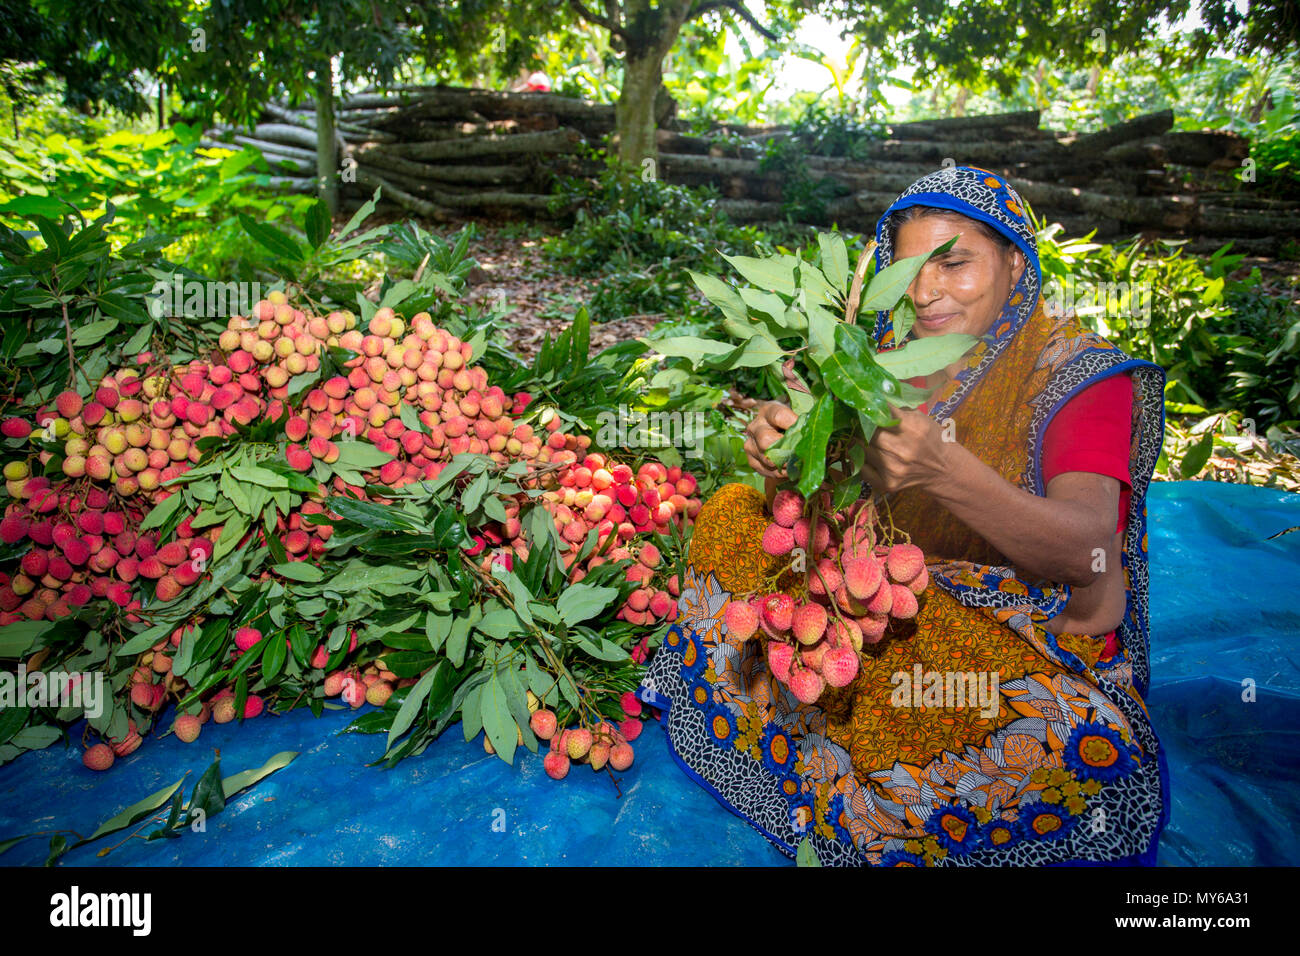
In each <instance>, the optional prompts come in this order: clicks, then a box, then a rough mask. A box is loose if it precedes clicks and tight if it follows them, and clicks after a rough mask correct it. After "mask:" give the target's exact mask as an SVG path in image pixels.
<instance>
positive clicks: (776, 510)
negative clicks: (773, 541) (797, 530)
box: [772, 488, 804, 528]
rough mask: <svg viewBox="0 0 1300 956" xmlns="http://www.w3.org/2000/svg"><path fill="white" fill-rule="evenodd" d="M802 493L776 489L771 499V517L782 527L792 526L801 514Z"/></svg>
mask: <svg viewBox="0 0 1300 956" xmlns="http://www.w3.org/2000/svg"><path fill="white" fill-rule="evenodd" d="M803 505H804V502H803V495H801V494H799V492H797V491H791V490H790V489H788V488H787V489H785V490H783V491H778V492H777V493H776V497H775V498H774V499H773V501H772V517H773V519H774V520H775V521H776V523H777V524H779V525H780V526H781V527H783V528H793V527H794V523H795V522H796V521H798V520H799V517H800V516H801V515H802V514H803Z"/></svg>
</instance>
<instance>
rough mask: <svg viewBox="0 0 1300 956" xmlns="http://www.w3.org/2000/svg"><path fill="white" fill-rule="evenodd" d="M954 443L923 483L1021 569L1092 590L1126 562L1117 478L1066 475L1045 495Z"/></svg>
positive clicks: (1083, 473) (1057, 478)
mask: <svg viewBox="0 0 1300 956" xmlns="http://www.w3.org/2000/svg"><path fill="white" fill-rule="evenodd" d="M947 444H948V454H947V456H946V461H947V463H948V465H947V467H946V468H945V469H944V470H943V472H942V473H939V474H936V475H934V476H933V477H932V478H931V480H929V481H927V482H922V483H920V484H921V486H922V488H924V490H925V491H927V492H928V493H929V494H930V496H931V497H932V498H934V500H935V501H937V502H938V503H939V504H941V505H943V506H944V507H945V508H947V509H948V510H949V511H951V512H952V513H953V514H954V515H955V516H956V517H957V518H959V519H960V520H961V521H963V522H964V523H965V524H967V525H968V526H969V527H970V528H971V530H973V531H974V532H975V533H976V534H978V535H979V536H980V537H982V538H983V539H984V540H985V541H987V542H988V543H989V544H990V545H992V546H993V547H994V548H996V549H997V550H998V551H1000V552H1001V553H1002V554H1004V555H1006V557H1007V559H1008V560H1009V561H1010V562H1011V563H1012V564H1014V565H1015V566H1016V567H1018V568H1022V569H1023V570H1025V571H1026V572H1028V573H1030V574H1035V575H1038V576H1039V577H1042V578H1045V579H1047V580H1050V581H1057V582H1060V583H1062V584H1069V585H1071V586H1072V587H1087V586H1089V585H1091V584H1094V583H1096V582H1097V580H1098V575H1099V574H1101V573H1104V571H1105V569H1106V568H1109V567H1115V568H1118V567H1119V553H1118V550H1117V548H1116V546H1115V545H1116V541H1117V539H1118V535H1116V534H1115V518H1114V515H1115V512H1116V510H1117V508H1118V507H1119V482H1118V481H1117V480H1116V479H1114V478H1111V477H1109V476H1107V475H1097V474H1091V473H1088V472H1067V473H1065V474H1062V475H1058V476H1056V477H1055V478H1054V479H1053V480H1052V482H1051V484H1050V485H1049V486H1048V487H1047V489H1046V490H1047V497H1045V498H1040V497H1039V496H1038V495H1034V494H1030V493H1029V492H1027V491H1025V490H1023V489H1022V488H1018V487H1016V486H1015V485H1013V484H1011V483H1010V482H1009V481H1007V480H1006V479H1005V478H1003V477H1002V476H1001V475H1000V474H998V473H997V472H996V471H994V470H993V469H992V468H990V467H989V466H988V465H986V464H985V463H984V462H982V461H980V459H979V458H977V457H976V456H975V455H974V454H972V453H971V452H969V451H967V450H966V449H965V448H963V447H962V446H961V445H959V444H957V443H956V442H949V443H947ZM1099 559H1100V560H1099Z"/></svg>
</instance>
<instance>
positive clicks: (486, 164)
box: [205, 86, 1300, 254]
mask: <svg viewBox="0 0 1300 956" xmlns="http://www.w3.org/2000/svg"><path fill="white" fill-rule="evenodd" d="M336 116H337V121H338V122H337V132H336V137H335V144H336V147H337V153H338V158H339V164H340V170H341V172H342V179H343V188H342V192H341V195H342V196H343V199H344V202H345V204H346V205H348V206H352V207H355V206H356V205H359V204H360V203H361V202H362V201H364V199H365V198H367V197H369V196H370V195H371V194H372V193H373V191H374V189H375V187H376V186H378V187H382V189H383V196H384V199H385V201H386V202H388V203H392V204H395V205H396V206H399V207H401V208H403V209H405V210H406V211H408V212H412V213H415V214H417V215H420V216H423V217H425V218H429V219H434V220H440V221H453V220H457V219H461V218H464V217H465V216H467V215H476V214H495V215H502V214H504V215H507V216H516V217H518V216H527V217H537V216H555V215H562V214H564V213H565V212H567V210H566V209H564V208H563V207H562V206H561V207H557V206H556V205H555V204H554V201H553V195H552V194H553V185H554V183H555V182H556V180H557V178H558V177H560V176H565V175H593V174H594V173H595V172H596V171H597V170H599V169H600V167H601V164H600V161H599V158H598V152H593V151H590V150H589V149H588V146H589V144H590V145H591V146H594V147H596V150H597V151H598V150H599V149H600V148H601V144H602V140H603V138H604V137H606V136H607V135H608V134H611V133H612V132H613V129H614V108H613V107H612V106H608V105H604V104H597V103H589V102H586V101H583V100H578V99H572V98H568V97H562V96H557V95H555V94H550V93H507V92H499V91H493V90H479V89H462V88H456V87H445V86H412V87H400V88H398V89H396V90H393V91H390V92H387V93H362V94H359V95H355V96H352V97H349V98H345V99H343V100H342V101H340V102H339V103H338V104H336ZM314 118H315V114H314V111H313V110H312V109H311V106H310V104H308V105H307V107H306V108H302V107H296V108H295V107H290V106H288V105H286V104H281V103H270V104H267V106H266V107H265V110H264V114H263V117H262V122H260V123H258V124H257V125H256V127H254V128H253V129H252V130H247V129H235V128H231V127H218V128H217V129H215V130H212V131H209V139H208V140H207V141H205V142H206V144H207V145H222V144H225V145H231V146H236V147H242V146H252V147H254V148H257V149H260V150H261V151H262V153H263V155H264V157H265V158H266V160H267V161H268V163H269V164H270V165H271V168H272V169H273V170H275V172H276V173H277V179H276V181H277V182H278V183H281V184H282V185H284V186H285V187H286V188H288V189H293V190H298V191H303V192H309V191H311V190H312V189H314V188H315V179H314V177H315V174H316V166H315V162H316V152H315V149H316V134H315V129H314ZM1040 119H1041V117H1040V114H1039V112H1038V111H1037V110H1026V111H1020V112H1014V113H1001V114H994V115H986V116H970V117H955V118H950V119H935V120H926V121H922V122H915V123H899V124H893V125H890V126H885V127H881V128H880V130H879V133H878V135H872V136H865V137H864V140H863V141H862V142H860V143H858V144H857V147H856V148H855V150H854V153H855V155H854V156H853V157H851V158H848V157H838V158H837V157H827V156H815V155H808V154H800V159H799V163H800V169H801V172H800V173H799V175H802V176H804V177H806V178H807V179H808V180H809V181H811V182H813V183H818V184H819V185H820V186H821V189H822V192H824V193H825V196H826V198H825V200H824V201H823V202H822V203H821V204H820V206H821V208H811V209H810V208H808V207H807V206H806V205H805V206H804V207H802V208H800V209H799V210H798V212H799V213H800V218H801V219H803V220H804V221H808V222H810V223H811V224H812V225H818V226H827V225H830V224H831V223H837V224H838V225H839V226H840V227H841V228H845V229H852V230H856V231H860V232H868V231H871V230H873V229H874V226H875V222H876V219H877V218H878V216H879V215H880V213H881V212H882V211H883V210H884V209H885V208H886V207H887V206H888V205H889V204H890V203H891V202H892V201H893V200H894V198H895V197H896V196H897V195H898V193H899V192H901V191H902V190H903V189H905V188H906V187H907V186H908V185H910V184H911V183H912V182H913V181H914V180H915V179H916V178H917V177H919V176H922V175H925V174H926V173H929V172H932V171H934V170H935V169H938V168H942V167H943V166H945V165H975V166H980V167H982V168H984V169H989V170H992V171H994V172H997V173H999V174H1001V175H1004V176H1006V177H1008V178H1009V179H1010V180H1011V182H1012V183H1013V184H1014V185H1015V187H1016V189H1017V190H1018V191H1019V192H1020V194H1021V196H1022V197H1023V198H1024V199H1025V200H1026V201H1027V202H1028V203H1029V205H1030V206H1031V207H1032V208H1033V210H1034V212H1035V213H1036V214H1037V215H1038V216H1039V218H1040V219H1045V220H1047V221H1057V222H1061V223H1062V224H1063V225H1064V226H1065V229H1066V232H1067V234H1070V235H1082V234H1085V233H1087V232H1090V231H1093V230H1096V237H1097V238H1098V239H1103V240H1107V239H1120V238H1125V237H1128V236H1131V235H1134V234H1136V233H1142V234H1144V235H1147V236H1149V237H1166V238H1188V239H1192V240H1193V242H1192V243H1191V246H1192V248H1193V249H1201V248H1204V249H1214V248H1217V247H1218V246H1220V245H1222V244H1223V243H1224V242H1226V241H1227V240H1228V239H1233V240H1235V241H1236V248H1237V249H1238V250H1240V251H1246V252H1251V253H1256V254H1275V253H1276V252H1278V251H1279V248H1280V246H1281V244H1282V243H1283V242H1285V241H1286V237H1287V236H1289V235H1290V234H1291V232H1292V231H1293V223H1294V222H1295V220H1296V216H1297V213H1298V212H1300V203H1295V202H1284V201H1280V200H1273V199H1267V198H1263V197H1256V196H1253V195H1252V194H1251V193H1250V191H1249V188H1248V187H1245V188H1241V187H1238V186H1237V185H1236V184H1234V183H1233V179H1234V178H1235V177H1236V176H1237V175H1238V174H1239V172H1240V171H1241V169H1242V164H1243V161H1245V160H1246V158H1247V156H1248V154H1249V144H1248V142H1247V141H1246V140H1245V139H1244V138H1242V137H1240V136H1236V135H1234V134H1231V133H1225V132H1217V131H1209V132H1177V131H1174V130H1173V113H1172V111H1170V110H1164V111H1161V112H1157V113H1150V114H1145V115H1142V116H1138V117H1135V118H1133V119H1130V120H1127V121H1125V122H1122V123H1117V124H1115V125H1113V126H1109V127H1107V128H1105V129H1102V130H1099V131H1096V132H1093V133H1084V134H1078V133H1072V132H1062V131H1056V130H1050V129H1044V128H1042V127H1041V126H1040ZM794 135H795V134H794V133H793V132H792V131H791V130H790V129H789V128H787V127H761V128H760V127H741V126H735V125H725V126H724V125H719V126H717V127H715V129H714V130H713V132H712V133H711V134H709V135H706V136H698V135H690V134H689V132H688V127H687V126H686V124H684V123H680V122H676V121H668V122H665V124H664V128H661V129H660V130H659V132H658V146H659V150H660V155H659V165H658V175H659V176H660V177H662V178H663V179H664V180H666V181H668V182H670V183H676V184H682V185H692V186H700V185H708V186H712V187H714V188H715V189H717V190H718V192H719V193H720V194H721V197H722V198H721V200H720V205H721V208H722V209H723V210H724V211H725V212H726V213H727V214H728V215H729V216H731V217H732V218H733V219H736V220H738V221H747V222H762V221H779V220H782V219H786V218H788V217H789V214H790V210H791V207H790V206H789V204H788V203H787V202H786V196H787V190H788V187H789V184H790V179H791V174H790V173H789V171H788V170H783V169H781V168H780V167H778V166H776V165H774V164H773V162H772V159H771V157H770V155H769V154H771V153H772V152H774V149H773V144H774V143H777V142H779V141H781V140H789V139H790V138H791V137H793V136H794Z"/></svg>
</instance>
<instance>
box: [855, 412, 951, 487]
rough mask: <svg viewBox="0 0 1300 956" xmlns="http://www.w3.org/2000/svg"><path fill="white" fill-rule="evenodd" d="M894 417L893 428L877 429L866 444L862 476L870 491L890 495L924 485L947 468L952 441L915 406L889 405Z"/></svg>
mask: <svg viewBox="0 0 1300 956" xmlns="http://www.w3.org/2000/svg"><path fill="white" fill-rule="evenodd" d="M889 410H890V412H891V413H892V414H893V416H894V417H895V418H897V419H898V420H899V421H898V424H897V425H895V426H894V427H893V428H877V429H876V433H875V434H874V435H873V436H872V437H871V441H870V443H868V445H867V452H866V463H865V464H864V465H863V466H862V476H863V477H864V478H866V479H867V481H869V482H870V483H871V487H872V490H873V491H876V492H878V493H882V494H892V493H893V492H895V491H901V490H903V489H904V488H910V487H913V486H916V485H919V486H922V487H924V486H926V485H928V484H929V483H930V482H931V481H933V480H934V479H936V478H941V477H942V476H943V475H944V474H946V473H947V470H948V452H949V450H950V449H951V448H952V442H950V441H945V440H944V437H943V431H942V430H941V429H940V427H939V423H938V422H936V421H935V420H934V419H933V418H931V417H930V416H929V415H924V414H922V413H921V412H918V411H916V410H915V409H910V408H895V407H894V406H893V405H890V406H889Z"/></svg>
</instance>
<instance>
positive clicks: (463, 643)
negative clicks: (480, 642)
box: [446, 615, 476, 670]
mask: <svg viewBox="0 0 1300 956" xmlns="http://www.w3.org/2000/svg"><path fill="white" fill-rule="evenodd" d="M475 623H476V621H475V620H474V619H471V617H469V616H467V615H459V616H457V617H455V618H453V619H452V622H451V633H450V634H448V635H447V651H446V653H447V660H449V661H451V664H452V666H453V667H455V668H456V669H457V670H459V669H460V667H461V665H463V664H464V663H465V648H466V647H467V646H468V643H469V631H470V628H471V627H473V626H474V624H475Z"/></svg>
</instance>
